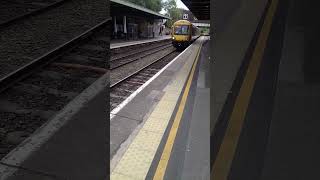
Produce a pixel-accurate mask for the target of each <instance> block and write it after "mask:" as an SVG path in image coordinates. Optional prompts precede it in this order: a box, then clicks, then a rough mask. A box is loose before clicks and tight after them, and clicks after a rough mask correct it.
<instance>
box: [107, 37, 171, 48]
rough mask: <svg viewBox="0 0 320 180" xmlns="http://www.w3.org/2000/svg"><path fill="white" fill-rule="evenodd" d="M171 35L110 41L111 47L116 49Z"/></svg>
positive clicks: (159, 39) (158, 39)
mask: <svg viewBox="0 0 320 180" xmlns="http://www.w3.org/2000/svg"><path fill="white" fill-rule="evenodd" d="M170 38H171V36H170V35H164V36H159V37H155V38H151V39H144V40H134V41H126V42H113V41H111V43H110V49H116V48H121V47H125V46H132V45H136V44H143V43H148V42H154V41H161V40H164V39H170Z"/></svg>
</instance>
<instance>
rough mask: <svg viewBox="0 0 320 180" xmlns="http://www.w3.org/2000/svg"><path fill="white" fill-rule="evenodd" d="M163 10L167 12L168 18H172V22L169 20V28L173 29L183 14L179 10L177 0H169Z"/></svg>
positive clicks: (167, 23) (164, 4)
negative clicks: (173, 25)
mask: <svg viewBox="0 0 320 180" xmlns="http://www.w3.org/2000/svg"><path fill="white" fill-rule="evenodd" d="M163 8H164V10H165V11H166V14H165V15H166V16H169V17H171V20H170V19H169V20H167V22H166V25H167V27H171V26H172V24H173V23H174V22H176V21H177V20H179V19H180V18H181V16H182V12H181V10H180V9H179V8H177V3H176V1H175V0H167V1H165V2H164V3H163Z"/></svg>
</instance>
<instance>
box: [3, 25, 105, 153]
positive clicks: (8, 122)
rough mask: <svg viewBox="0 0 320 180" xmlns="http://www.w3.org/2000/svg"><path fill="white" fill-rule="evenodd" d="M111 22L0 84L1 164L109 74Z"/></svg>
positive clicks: (54, 51)
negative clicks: (109, 27) (78, 97)
mask: <svg viewBox="0 0 320 180" xmlns="http://www.w3.org/2000/svg"><path fill="white" fill-rule="evenodd" d="M109 20H110V19H107V20H105V21H104V22H102V23H100V24H99V25H97V26H95V27H93V28H91V29H90V30H88V31H86V32H85V33H83V34H81V35H80V36H78V37H76V38H74V39H72V40H71V41H69V42H67V43H65V44H63V45H61V46H59V47H57V48H56V49H54V50H52V51H50V52H49V53H47V54H45V55H43V56H42V57H39V58H37V59H35V60H33V61H32V62H30V63H28V64H27V65H25V66H23V67H21V68H19V69H17V70H15V71H14V72H12V73H10V74H8V75H7V76H5V77H3V78H1V79H0V158H3V157H4V156H5V155H6V154H7V153H8V152H10V151H11V150H12V149H13V148H15V147H16V146H17V145H18V144H19V143H20V142H21V141H23V140H24V139H25V138H27V137H28V136H29V135H30V134H32V133H33V132H34V131H35V130H36V129H38V128H39V127H40V126H41V125H42V124H43V123H45V122H46V121H48V120H49V119H50V118H51V117H53V116H54V115H55V114H56V113H57V112H58V111H60V110H61V109H62V108H63V107H64V106H66V105H67V104H68V103H69V102H70V101H71V100H73V99H74V98H75V97H76V96H77V95H79V94H80V93H81V92H82V91H83V90H84V89H86V88H87V87H89V86H90V85H91V84H92V83H93V82H95V81H96V80H97V79H98V78H99V77H101V76H102V75H104V74H105V73H106V72H107V71H108V69H107V68H106V67H107V61H106V60H107V57H108V50H107V49H108V48H109V34H110V33H109V29H108V28H107V27H108V26H107V24H108V22H109Z"/></svg>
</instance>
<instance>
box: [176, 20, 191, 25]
mask: <svg viewBox="0 0 320 180" xmlns="http://www.w3.org/2000/svg"><path fill="white" fill-rule="evenodd" d="M179 24H186V25H191V24H192V23H191V22H190V21H187V20H178V21H176V22H175V23H173V25H179Z"/></svg>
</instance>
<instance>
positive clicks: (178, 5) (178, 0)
mask: <svg viewBox="0 0 320 180" xmlns="http://www.w3.org/2000/svg"><path fill="white" fill-rule="evenodd" d="M163 1H166V0H163ZM176 3H177V7H178V8H181V9H187V10H189V9H188V8H187V7H186V6H185V5H184V4H183V2H182V1H181V0H176ZM160 13H161V14H164V13H165V11H164V10H163V9H162V11H160Z"/></svg>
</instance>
